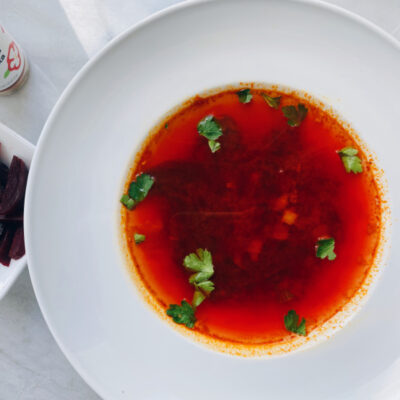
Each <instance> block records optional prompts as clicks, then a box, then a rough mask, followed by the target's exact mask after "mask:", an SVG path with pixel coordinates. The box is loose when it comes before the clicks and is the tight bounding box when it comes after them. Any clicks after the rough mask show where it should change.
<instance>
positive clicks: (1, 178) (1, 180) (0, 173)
mask: <svg viewBox="0 0 400 400" xmlns="http://www.w3.org/2000/svg"><path fill="white" fill-rule="evenodd" d="M7 178H8V167H7V165H6V164H4V163H2V162H1V161H0V185H1V186H6V183H7Z"/></svg>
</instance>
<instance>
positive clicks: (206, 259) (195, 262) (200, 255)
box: [183, 249, 215, 307]
mask: <svg viewBox="0 0 400 400" xmlns="http://www.w3.org/2000/svg"><path fill="white" fill-rule="evenodd" d="M183 265H184V267H185V268H186V269H187V270H188V271H190V272H194V273H193V274H192V275H190V278H189V282H190V283H191V284H192V285H193V286H194V287H195V292H194V295H193V301H192V305H193V307H198V306H199V305H200V304H201V303H202V302H203V300H204V299H205V298H206V297H208V296H209V295H210V293H211V292H212V291H213V290H214V288H215V286H214V283H213V282H212V281H210V278H211V277H212V276H213V275H214V266H213V263H212V257H211V253H210V252H209V251H208V250H205V249H204V250H203V249H197V250H196V253H191V254H189V255H188V256H186V257H185V259H184V260H183Z"/></svg>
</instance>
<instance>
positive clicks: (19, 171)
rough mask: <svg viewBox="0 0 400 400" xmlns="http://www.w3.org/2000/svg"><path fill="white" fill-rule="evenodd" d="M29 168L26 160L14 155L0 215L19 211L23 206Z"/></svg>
mask: <svg viewBox="0 0 400 400" xmlns="http://www.w3.org/2000/svg"><path fill="white" fill-rule="evenodd" d="M27 178H28V170H27V168H26V166H25V164H24V162H23V161H22V160H21V159H20V158H18V157H16V156H14V157H13V159H12V161H11V165H10V169H9V173H8V178H7V184H6V187H5V188H4V192H3V195H2V196H1V202H0V215H8V214H11V213H14V212H16V211H18V209H20V208H21V207H22V206H23V201H24V197H25V188H26V181H27Z"/></svg>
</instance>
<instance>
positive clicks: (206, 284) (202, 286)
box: [195, 281, 215, 296]
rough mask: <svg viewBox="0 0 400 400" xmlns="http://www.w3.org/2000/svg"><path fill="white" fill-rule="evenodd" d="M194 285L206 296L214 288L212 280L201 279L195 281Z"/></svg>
mask: <svg viewBox="0 0 400 400" xmlns="http://www.w3.org/2000/svg"><path fill="white" fill-rule="evenodd" d="M195 287H196V288H197V289H199V290H201V291H202V292H203V293H205V294H206V295H207V296H208V295H209V294H210V293H211V292H212V291H213V290H214V289H215V286H214V282H212V281H203V282H200V283H196V284H195Z"/></svg>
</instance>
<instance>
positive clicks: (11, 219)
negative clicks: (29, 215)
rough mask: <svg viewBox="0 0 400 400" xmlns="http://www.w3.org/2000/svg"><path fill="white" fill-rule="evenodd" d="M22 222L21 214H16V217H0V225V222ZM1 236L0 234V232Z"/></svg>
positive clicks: (22, 216)
mask: <svg viewBox="0 0 400 400" xmlns="http://www.w3.org/2000/svg"><path fill="white" fill-rule="evenodd" d="M23 220H24V215H23V213H22V210H21V213H20V214H18V215H10V216H8V215H0V223H1V222H23ZM0 234H1V232H0Z"/></svg>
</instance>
